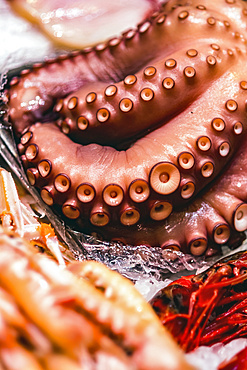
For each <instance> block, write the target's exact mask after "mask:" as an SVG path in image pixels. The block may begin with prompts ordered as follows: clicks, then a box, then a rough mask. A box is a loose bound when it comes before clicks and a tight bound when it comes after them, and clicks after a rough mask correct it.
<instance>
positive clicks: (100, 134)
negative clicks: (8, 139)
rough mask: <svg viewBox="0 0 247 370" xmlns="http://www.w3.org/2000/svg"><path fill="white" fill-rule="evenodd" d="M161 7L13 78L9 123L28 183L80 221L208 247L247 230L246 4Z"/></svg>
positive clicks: (141, 238) (197, 249) (150, 241)
mask: <svg viewBox="0 0 247 370" xmlns="http://www.w3.org/2000/svg"><path fill="white" fill-rule="evenodd" d="M155 4H156V2H155V1H154V2H153V8H152V10H151V12H150V14H149V15H148V17H146V18H144V19H141V20H140V21H139V22H137V26H136V27H135V28H131V29H128V28H127V29H126V31H125V32H123V33H122V34H120V35H119V36H113V37H112V38H110V39H108V40H103V41H102V42H100V43H98V44H96V45H92V47H90V48H86V49H83V50H80V51H75V52H71V53H69V54H63V55H61V56H60V57H58V58H55V59H53V60H47V61H45V62H44V63H42V64H36V65H34V66H33V67H32V68H30V69H28V70H27V69H25V70H24V71H22V73H20V75H19V76H17V77H14V78H13V79H12V80H11V81H10V84H9V88H8V91H6V99H7V100H8V106H9V112H8V113H9V120H10V122H11V123H12V124H13V127H14V130H15V133H16V136H17V137H20V143H19V145H18V148H19V152H20V156H21V158H22V160H23V165H24V167H25V169H26V171H27V176H28V178H29V181H30V183H31V184H32V185H34V186H36V187H37V188H39V189H40V193H41V197H42V199H43V200H44V201H45V203H47V204H48V205H50V206H55V207H56V209H58V210H60V211H61V213H62V214H63V215H64V216H65V218H66V219H67V220H71V222H73V226H74V227H75V228H78V229H82V230H83V231H89V232H96V233H97V232H98V231H99V230H100V231H99V233H100V234H101V235H103V237H104V238H105V239H107V240H121V239H122V238H123V236H124V240H125V242H126V243H130V244H140V243H141V244H143V243H146V244H147V245H151V246H161V247H162V248H167V246H169V245H172V246H174V248H181V249H182V250H183V251H186V252H189V253H192V254H194V255H202V254H207V253H211V252H209V251H212V250H214V249H215V250H217V249H219V248H220V246H221V245H222V244H224V243H226V242H228V241H230V240H231V235H232V234H234V233H235V232H242V231H244V230H245V229H246V228H247V221H246V219H247V216H246V215H247V206H246V202H247V194H246V192H245V190H244V189H245V184H246V176H245V175H244V172H246V161H245V158H246V156H247V152H246V149H245V148H244V146H245V135H246V128H247V126H246V94H247V78H246V39H245V37H246V20H247V18H246V14H247V8H245V4H244V2H243V1H241V0H238V1H234V2H229V1H225V0H220V1H218V2H217V3H216V2H214V1H213V0H207V1H205V5H200V4H198V3H197V2H196V1H194V0H191V1H190V2H185V1H184V2H183V1H182V2H179V4H178V3H177V1H176V0H169V1H167V2H166V3H162V4H159V5H158V4H156V5H157V9H158V6H159V10H157V9H156V5H155ZM154 8H155V9H154Z"/></svg>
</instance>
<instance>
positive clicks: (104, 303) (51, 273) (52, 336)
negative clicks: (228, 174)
mask: <svg viewBox="0 0 247 370" xmlns="http://www.w3.org/2000/svg"><path fill="white" fill-rule="evenodd" d="M0 267H1V268H0V323H1V325H0V332H1V338H0V364H1V365H3V366H4V369H12V370H13V369H29V370H41V369H52V370H54V369H61V368H63V369H74V370H76V369H78V370H79V369H82V368H83V369H88V370H90V369H106V368H107V369H116V368H117V369H153V368H155V369H163V370H169V369H170V370H171V369H174V370H175V369H188V370H189V369H191V370H192V366H190V365H189V364H187V363H186V361H185V360H184V357H183V354H182V352H181V350H180V349H179V348H178V347H177V345H176V343H175V342H174V341H173V339H172V337H171V336H170V335H169V333H168V332H166V331H165V330H163V327H162V326H161V324H160V322H159V320H158V318H157V317H156V315H155V313H154V312H153V310H152V308H151V306H149V304H148V303H147V302H145V301H144V299H143V298H142V297H141V295H140V294H139V293H138V292H137V291H136V290H135V288H134V286H133V284H132V283H131V282H130V281H128V280H127V279H125V278H123V277H122V276H121V275H119V274H118V273H116V272H113V271H110V270H109V269H108V268H106V267H105V266H104V265H102V264H100V263H98V262H94V261H91V262H87V261H85V262H74V263H71V264H68V265H67V267H66V269H61V268H59V266H58V265H57V264H56V263H55V262H54V261H52V260H51V259H49V258H48V257H47V256H45V255H41V254H38V253H34V251H33V248H32V247H31V246H30V244H29V243H27V242H26V241H25V240H23V239H21V238H20V237H17V236H16V235H13V234H8V233H6V232H4V231H3V230H2V228H0Z"/></svg>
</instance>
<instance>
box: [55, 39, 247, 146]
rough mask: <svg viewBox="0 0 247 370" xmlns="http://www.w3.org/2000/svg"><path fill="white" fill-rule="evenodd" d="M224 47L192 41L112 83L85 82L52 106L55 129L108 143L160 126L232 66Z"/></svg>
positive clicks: (82, 139) (84, 139)
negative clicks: (191, 44)
mask: <svg viewBox="0 0 247 370" xmlns="http://www.w3.org/2000/svg"><path fill="white" fill-rule="evenodd" d="M232 46H233V47H235V45H234V44H233V45H232ZM228 48H229V45H228V46H226V45H223V44H222V46H221V48H220V49H219V50H214V49H212V47H211V45H210V44H208V43H205V42H203V43H198V42H197V45H196V49H195V48H190V49H182V50H180V51H179V52H177V53H173V54H172V57H169V55H168V56H167V59H166V60H165V61H164V60H160V61H158V62H156V63H152V65H150V66H148V67H145V68H143V69H141V70H140V71H139V72H138V73H137V74H136V75H128V76H126V77H125V79H124V80H123V81H120V82H118V83H116V84H114V85H108V86H107V85H106V84H105V83H103V82H102V83H97V85H96V84H95V83H94V84H92V85H91V84H87V85H86V86H85V87H83V88H82V89H81V90H79V91H77V93H76V95H75V94H74V93H72V94H70V95H68V96H67V97H66V98H65V99H64V100H59V101H58V103H57V105H56V106H55V111H56V112H58V113H59V115H60V116H61V121H60V120H59V125H60V127H61V130H62V131H63V132H64V133H65V134H69V135H70V137H71V138H72V139H73V140H76V141H77V142H80V143H89V142H91V141H95V140H96V141H97V143H99V144H103V145H111V146H114V145H117V144H119V143H122V142H124V141H125V140H128V139H130V138H132V137H135V136H136V135H137V136H140V135H141V134H142V133H143V132H145V131H146V130H147V129H152V128H156V127H157V126H160V125H161V124H162V125H164V124H165V123H166V122H167V121H169V120H170V119H171V117H172V116H174V115H175V114H179V113H180V112H181V111H183V110H185V109H186V108H187V107H188V106H189V105H190V104H191V103H192V102H193V100H194V99H196V97H198V96H200V95H201V94H202V93H203V92H204V91H205V90H206V89H207V88H208V87H209V86H210V85H211V84H212V83H213V82H214V81H215V80H216V79H218V78H219V77H220V76H221V75H223V74H224V73H225V72H226V71H227V70H228V69H229V68H231V66H232V65H234V64H235V62H236V60H235V57H234V56H233V55H232V56H230V55H229V54H228V52H227V50H228ZM240 58H241V57H240ZM172 63H173V64H172ZM150 71H151V72H150ZM95 85H96V86H95ZM109 90H110V91H111V93H109ZM185 91H186V92H187V93H186V94H184V92H185ZM177 101H179V102H180V105H179V108H178V107H177ZM164 107H165V108H164ZM204 150H205V148H204Z"/></svg>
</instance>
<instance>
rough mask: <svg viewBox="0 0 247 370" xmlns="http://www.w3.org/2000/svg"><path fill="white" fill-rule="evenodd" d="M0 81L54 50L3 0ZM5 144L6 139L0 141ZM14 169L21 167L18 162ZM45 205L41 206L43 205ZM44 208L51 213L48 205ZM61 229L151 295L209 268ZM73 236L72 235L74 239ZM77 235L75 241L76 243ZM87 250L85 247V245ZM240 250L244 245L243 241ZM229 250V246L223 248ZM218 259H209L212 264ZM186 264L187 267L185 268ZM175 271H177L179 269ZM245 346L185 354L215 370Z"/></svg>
mask: <svg viewBox="0 0 247 370" xmlns="http://www.w3.org/2000/svg"><path fill="white" fill-rule="evenodd" d="M0 32H1V41H0V45H1V47H0V77H1V79H0V84H1V83H4V81H5V76H4V73H5V72H7V71H8V70H11V69H14V68H17V67H19V66H22V65H25V64H29V63H32V62H36V61H40V60H42V59H44V58H45V57H46V56H47V55H49V56H52V55H54V53H55V51H54V48H53V46H52V44H51V42H50V41H48V40H47V39H46V38H45V37H44V36H42V35H41V34H40V33H39V32H38V31H37V30H36V29H35V27H33V26H32V25H30V24H29V23H27V22H26V21H25V20H23V19H21V18H19V17H18V16H15V15H14V14H13V13H12V12H11V10H10V7H9V5H8V4H7V3H6V2H5V1H4V0H0ZM1 145H2V144H1ZM0 154H1V150H0ZM16 173H17V174H18V173H20V172H19V168H17V165H16ZM41 207H42V206H41ZM45 211H46V212H47V213H48V214H49V215H51V218H52V217H53V215H52V213H49V212H50V210H48V209H47V208H45ZM53 221H54V224H55V226H57V229H59V228H60V230H59V231H60V234H61V236H62V237H63V238H64V240H65V241H68V242H70V241H72V242H73V243H72V244H73V249H74V252H75V254H77V256H78V258H79V259H84V258H88V259H96V260H99V261H102V262H104V263H105V264H106V265H108V266H109V267H110V268H112V269H115V270H117V271H119V272H120V273H122V274H123V275H125V276H127V277H129V278H131V279H132V280H134V281H135V284H136V287H137V289H138V290H139V291H140V292H141V293H142V294H143V296H144V297H145V298H146V299H147V300H150V299H151V298H152V297H153V296H154V295H155V293H156V292H157V291H159V290H160V289H162V288H163V287H164V286H165V285H167V284H168V283H169V282H170V281H172V280H174V279H176V278H179V277H180V276H181V275H183V274H192V273H195V272H196V270H198V269H199V271H200V272H201V271H202V270H203V269H205V268H207V267H208V262H205V261H204V259H203V258H199V259H198V258H194V257H191V256H186V255H184V254H183V253H180V252H178V253H177V256H176V258H175V259H174V260H170V261H169V260H166V256H165V255H164V254H163V255H162V253H161V252H160V251H159V250H158V249H153V250H150V249H149V248H147V247H145V246H142V247H141V248H136V247H131V246H129V247H128V246H127V247H126V246H123V245H113V244H107V243H106V244H104V245H101V244H100V242H99V243H96V244H95V243H94V239H93V238H90V237H89V238H88V237H84V235H80V236H79V237H78V234H77V233H75V234H74V233H73V232H72V234H69V237H68V235H67V234H66V229H65V228H64V226H63V224H61V223H60V221H58V220H56V218H55V219H53ZM71 236H72V239H70V238H71ZM75 240H76V242H75ZM80 248H81V250H83V251H84V252H81V250H80ZM241 249H245V245H244V246H242V248H241ZM227 252H230V251H229V250H228V251H227V250H226V251H225V253H227ZM213 262H215V259H212V260H211V263H213ZM184 269H185V270H184ZM176 271H177V273H176V274H174V272H176ZM245 346H247V339H238V340H235V341H232V342H231V343H229V344H227V345H226V346H223V345H222V344H216V345H214V346H212V347H211V348H210V347H200V348H198V349H197V350H195V351H193V352H191V353H189V354H187V355H186V357H187V359H188V361H190V362H191V363H192V364H193V365H194V366H196V367H197V368H198V369H199V370H207V369H210V370H217V367H218V365H219V364H220V363H221V362H222V361H223V360H227V359H230V358H231V357H232V356H233V355H234V354H235V353H236V352H238V351H240V350H241V349H242V348H244V347H245Z"/></svg>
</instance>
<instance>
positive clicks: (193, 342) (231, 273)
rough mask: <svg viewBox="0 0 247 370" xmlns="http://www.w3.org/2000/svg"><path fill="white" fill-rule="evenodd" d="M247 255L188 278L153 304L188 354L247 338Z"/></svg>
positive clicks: (153, 301)
mask: <svg viewBox="0 0 247 370" xmlns="http://www.w3.org/2000/svg"><path fill="white" fill-rule="evenodd" d="M246 278H247V252H246V251H244V252H239V253H236V254H233V255H231V256H229V257H225V258H223V259H221V260H220V261H218V262H217V263H215V264H214V265H213V266H212V267H211V268H209V269H208V270H206V271H204V272H203V273H201V274H198V275H192V276H184V277H182V278H180V279H178V280H176V281H174V282H173V283H171V284H169V285H168V286H167V287H166V288H164V289H162V290H161V291H159V292H158V293H157V295H156V296H155V297H154V298H153V299H152V301H151V302H150V303H151V305H152V306H153V308H154V310H155V312H156V313H157V315H158V316H159V318H160V320H161V322H162V323H163V325H164V326H165V327H166V328H167V329H168V330H169V331H170V332H171V333H172V335H173V337H174V338H176V340H177V342H178V343H179V344H180V346H181V347H182V348H183V349H184V350H185V351H192V350H193V349H195V348H196V347H198V346H201V345H207V346H210V345H212V344H214V343H218V342H221V343H228V342H229V341H231V340H233V339H235V338H239V337H246V335H247V320H246V307H247V292H246Z"/></svg>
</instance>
